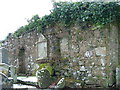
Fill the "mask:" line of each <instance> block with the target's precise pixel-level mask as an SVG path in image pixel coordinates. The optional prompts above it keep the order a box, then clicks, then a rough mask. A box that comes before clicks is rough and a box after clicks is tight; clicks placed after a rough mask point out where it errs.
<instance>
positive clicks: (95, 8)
mask: <svg viewBox="0 0 120 90" xmlns="http://www.w3.org/2000/svg"><path fill="white" fill-rule="evenodd" d="M74 22H77V23H83V22H87V23H92V24H93V25H95V26H97V25H105V24H108V23H111V22H120V5H119V4H118V3H117V2H109V3H104V2H97V3H95V2H72V3H71V2H59V3H54V9H53V10H51V14H49V15H45V16H44V17H42V18H40V17H39V16H38V15H35V16H33V17H32V19H31V20H29V21H28V25H25V26H22V27H20V28H19V29H18V30H17V31H16V32H15V33H14V35H15V36H20V35H21V34H23V33H25V32H28V31H30V30H40V31H44V30H45V28H47V27H49V26H54V25H56V24H57V23H62V24H63V25H64V26H65V27H66V26H70V25H71V24H73V23H74Z"/></svg>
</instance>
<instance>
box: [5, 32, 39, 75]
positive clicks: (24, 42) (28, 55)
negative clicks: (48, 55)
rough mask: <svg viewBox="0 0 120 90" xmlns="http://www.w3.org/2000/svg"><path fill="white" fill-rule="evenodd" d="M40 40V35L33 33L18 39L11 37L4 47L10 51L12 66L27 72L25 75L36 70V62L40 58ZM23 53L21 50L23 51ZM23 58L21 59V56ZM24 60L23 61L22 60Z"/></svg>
mask: <svg viewBox="0 0 120 90" xmlns="http://www.w3.org/2000/svg"><path fill="white" fill-rule="evenodd" d="M38 38H39V33H38V32H36V31H32V32H29V33H26V34H24V35H22V36H20V37H18V38H14V37H9V38H8V39H6V40H5V42H4V47H6V48H7V49H8V51H9V52H8V53H9V60H10V64H12V65H14V66H17V67H18V68H22V64H24V66H23V68H22V69H21V70H25V72H24V73H27V72H30V73H31V72H32V71H33V68H34V61H35V59H36V58H37V57H38V54H37V42H38ZM23 49H24V51H23V52H21V51H20V50H23ZM20 53H22V54H23V58H21V56H20V55H21V54H20ZM22 59H23V60H22Z"/></svg>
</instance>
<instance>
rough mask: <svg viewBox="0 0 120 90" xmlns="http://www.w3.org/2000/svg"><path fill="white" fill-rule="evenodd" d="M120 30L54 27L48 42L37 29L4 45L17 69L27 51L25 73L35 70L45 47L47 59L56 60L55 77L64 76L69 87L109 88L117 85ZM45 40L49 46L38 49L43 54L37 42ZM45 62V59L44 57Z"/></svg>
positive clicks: (54, 64)
mask: <svg viewBox="0 0 120 90" xmlns="http://www.w3.org/2000/svg"><path fill="white" fill-rule="evenodd" d="M118 30H119V28H118V27H117V25H116V24H109V25H107V26H105V27H104V28H101V29H95V30H93V27H92V26H90V27H89V26H87V25H84V26H83V25H77V24H75V25H73V26H71V27H69V28H63V27H62V28H61V27H53V28H52V29H50V28H48V29H47V30H46V32H45V33H44V34H45V37H46V40H44V38H42V36H41V34H40V33H39V32H37V31H36V30H35V31H32V32H29V33H26V34H24V35H22V36H20V37H18V38H13V37H9V38H8V39H6V40H5V42H4V46H5V47H6V48H7V49H8V51H9V60H10V63H11V64H12V65H16V66H18V68H19V66H20V64H19V63H20V62H21V61H20V60H22V59H21V57H19V55H21V54H19V53H20V50H23V51H24V57H23V58H24V63H25V65H24V66H25V68H26V71H25V72H23V73H32V72H33V71H35V67H36V59H37V58H40V57H39V56H41V55H42V56H46V53H45V52H44V50H43V48H45V50H46V49H47V56H46V57H47V58H45V59H48V60H49V61H50V63H51V62H52V61H53V60H54V63H53V62H52V66H53V68H54V71H55V73H54V75H56V76H57V77H65V80H66V85H67V86H69V87H77V88H79V87H81V86H84V85H86V87H89V85H96V86H105V87H106V86H112V85H113V84H114V83H115V82H116V80H115V79H116V72H115V70H116V67H117V65H118ZM45 41H46V42H47V46H46V44H40V46H41V47H39V49H40V51H41V50H42V51H41V52H40V53H39V50H38V43H39V42H40V43H41V42H45ZM44 45H45V47H44ZM42 52H44V53H42ZM38 54H41V55H38ZM43 54H44V55H43ZM42 59H43V60H44V57H42ZM42 59H41V58H40V59H39V60H42ZM85 83H86V84H85ZM90 87H91V86H90Z"/></svg>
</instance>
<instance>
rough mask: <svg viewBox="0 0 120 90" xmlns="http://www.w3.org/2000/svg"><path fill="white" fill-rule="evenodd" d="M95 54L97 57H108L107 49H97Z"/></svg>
mask: <svg viewBox="0 0 120 90" xmlns="http://www.w3.org/2000/svg"><path fill="white" fill-rule="evenodd" d="M95 53H96V55H97V56H106V47H98V48H95Z"/></svg>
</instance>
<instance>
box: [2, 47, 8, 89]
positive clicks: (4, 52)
mask: <svg viewBox="0 0 120 90" xmlns="http://www.w3.org/2000/svg"><path fill="white" fill-rule="evenodd" d="M0 63H6V64H8V51H7V49H5V48H3V47H0ZM0 72H2V67H0ZM1 85H2V77H0V89H1V88H2V86H1Z"/></svg>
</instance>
